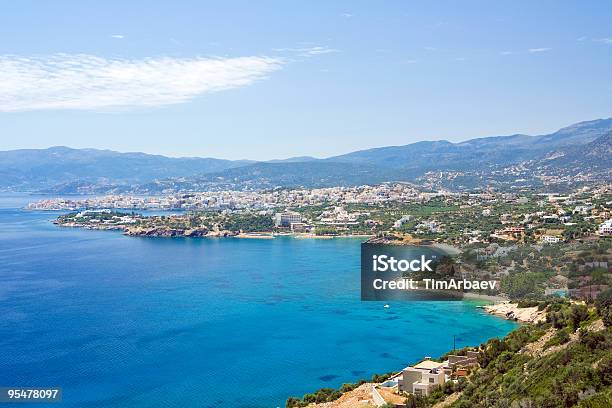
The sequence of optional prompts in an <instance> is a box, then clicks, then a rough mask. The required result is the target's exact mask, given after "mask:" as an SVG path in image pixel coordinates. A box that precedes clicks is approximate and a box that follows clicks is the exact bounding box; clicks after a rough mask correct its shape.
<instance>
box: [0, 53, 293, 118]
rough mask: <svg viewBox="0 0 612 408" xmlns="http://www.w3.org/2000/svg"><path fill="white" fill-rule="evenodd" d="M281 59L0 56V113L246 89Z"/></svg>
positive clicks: (149, 102) (166, 100)
mask: <svg viewBox="0 0 612 408" xmlns="http://www.w3.org/2000/svg"><path fill="white" fill-rule="evenodd" d="M283 64H284V61H283V59H281V58H271V57H256V56H255V57H239V58H200V57H196V58H170V57H159V58H145V59H119V58H112V59H109V58H103V57H97V56H93V55H87V54H55V55H51V56H46V57H23V56H15V55H0V112H15V111H29V110H42V109H83V110H96V109H97V110H101V109H109V108H136V107H150V106H162V105H169V104H177V103H183V102H187V101H189V100H191V99H193V98H195V97H197V96H198V95H202V94H206V93H211V92H217V91H223V90H227V89H232V88H238V87H243V86H246V85H250V84H252V83H253V82H255V81H258V80H261V79H265V78H266V77H267V75H268V74H270V73H272V72H274V71H276V70H279V69H280V68H281V67H282V65H283Z"/></svg>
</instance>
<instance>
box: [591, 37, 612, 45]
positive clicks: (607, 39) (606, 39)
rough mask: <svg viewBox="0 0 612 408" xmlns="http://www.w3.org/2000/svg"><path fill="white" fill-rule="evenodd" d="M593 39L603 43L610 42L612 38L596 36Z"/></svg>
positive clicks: (611, 42)
mask: <svg viewBox="0 0 612 408" xmlns="http://www.w3.org/2000/svg"><path fill="white" fill-rule="evenodd" d="M594 41H597V42H600V43H604V44H612V38H597V39H595V40H594Z"/></svg>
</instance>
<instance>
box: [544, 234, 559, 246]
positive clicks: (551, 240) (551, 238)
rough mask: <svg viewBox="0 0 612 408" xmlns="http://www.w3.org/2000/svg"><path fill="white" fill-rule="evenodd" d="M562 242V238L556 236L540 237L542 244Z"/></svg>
mask: <svg viewBox="0 0 612 408" xmlns="http://www.w3.org/2000/svg"><path fill="white" fill-rule="evenodd" d="M559 241H561V238H559V237H555V236H554V235H542V237H540V242H541V243H543V244H556V243H557V242H559Z"/></svg>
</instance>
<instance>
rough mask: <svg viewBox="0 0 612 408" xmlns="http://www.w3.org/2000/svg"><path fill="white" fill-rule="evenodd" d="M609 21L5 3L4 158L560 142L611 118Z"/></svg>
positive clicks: (387, 8)
mask: <svg viewBox="0 0 612 408" xmlns="http://www.w3.org/2000/svg"><path fill="white" fill-rule="evenodd" d="M128 3H129V4H128ZM611 21H612V3H611V2H609V1H601V2H596V1H585V2H579V1H575V2H569V1H538V2H532V1H512V2H503V3H502V2H491V1H462V2H456V1H448V2H435V1H422V2H413V1H410V2H409V1H381V2H374V1H315V2H297V1H278V2H275V1H259V2H252V1H242V2H237V1H223V2H221V1H219V2H203V1H197V2H196V1H194V2H188V1H175V2H169V1H167V2H155V1H142V2H136V1H133V2H113V1H104V2H97V3H94V2H82V1H81V2H77V1H75V2H68V1H65V2H62V1H56V2H33V1H32V2H30V1H19V2H3V3H2V4H1V5H0V39H1V40H0V127H1V129H2V137H0V150H7V149H16V148H40V147H49V146H54V145H67V146H71V147H96V148H108V149H113V150H119V151H144V152H149V153H159V154H165V155H171V156H207V157H220V158H230V159H238V158H248V159H259V160H263V159H272V158H285V157H290V156H301V155H312V156H317V157H325V156H330V155H335V154H340V153H345V152H349V151H353V150H357V149H363V148H369V147H377V146H385V145H401V144H408V143H411V142H414V141H419V140H436V139H447V140H451V141H459V140H465V139H469V138H473V137H480V136H491V135H503V134H512V133H527V134H541V133H548V132H551V131H554V130H556V129H558V128H560V127H562V126H566V125H568V124H571V123H575V122H578V121H582V120H590V119H596V118H602V117H610V116H612V24H611Z"/></svg>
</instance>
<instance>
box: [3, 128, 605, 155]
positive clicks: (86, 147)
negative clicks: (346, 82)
mask: <svg viewBox="0 0 612 408" xmlns="http://www.w3.org/2000/svg"><path fill="white" fill-rule="evenodd" d="M610 119H612V117H610V118H606V117H602V118H597V119H588V120H583V121H580V122H576V123H569V124H567V125H564V126H560V127H558V128H555V129H554V130H551V131H549V132H545V133H541V134H526V133H518V132H514V133H507V134H500V135H481V136H476V137H470V138H466V139H463V140H447V139H423V140H414V141H411V142H409V143H406V144H405V145H408V144H411V143H418V142H425V141H450V142H451V143H462V142H466V141H468V140H474V139H480V138H486V137H506V136H513V135H517V134H521V135H524V136H531V137H534V136H540V135H545V134H550V133H554V132H556V131H558V130H560V129H563V128H565V127H568V126H571V125H575V124H577V123H583V122H592V121H596V120H610ZM393 146H403V145H384V146H382V145H376V146H369V147H363V148H358V149H355V150H350V151H344V152H340V153H338V154H333V155H328V156H322V157H321V156H319V157H317V156H312V155H309V154H300V153H295V154H293V155H291V156H287V157H273V158H249V157H242V158H227V157H217V156H210V155H207V156H193V155H170V154H165V153H163V152H152V151H148V150H147V149H141V150H131V151H123V150H117V149H113V148H108V147H92V146H83V147H75V146H66V145H49V146H41V147H27V148H16V149H5V150H0V151H12V150H29V149H32V150H46V149H51V148H60V147H65V148H69V149H78V150H87V149H93V150H106V151H113V152H116V153H144V154H150V155H158V156H165V157H169V158H175V159H180V158H201V159H220V160H232V161H241V160H244V161H259V162H266V161H275V160H289V159H295V158H306V157H307V158H312V159H318V160H322V159H327V158H330V157H334V156H339V155H343V154H347V153H352V152H356V151H361V150H370V149H377V148H385V147H393Z"/></svg>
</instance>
